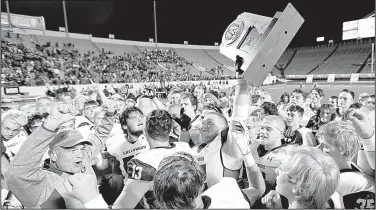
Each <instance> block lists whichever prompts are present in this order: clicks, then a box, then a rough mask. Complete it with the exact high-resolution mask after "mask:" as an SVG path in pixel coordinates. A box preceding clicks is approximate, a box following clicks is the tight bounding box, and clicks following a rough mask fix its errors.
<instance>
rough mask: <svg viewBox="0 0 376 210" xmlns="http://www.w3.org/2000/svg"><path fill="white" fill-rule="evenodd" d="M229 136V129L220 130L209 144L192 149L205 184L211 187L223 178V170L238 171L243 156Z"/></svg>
mask: <svg viewBox="0 0 376 210" xmlns="http://www.w3.org/2000/svg"><path fill="white" fill-rule="evenodd" d="M228 134H229V128H228V127H227V128H225V129H224V130H222V132H221V133H220V135H218V136H217V137H216V138H215V139H214V140H213V141H212V142H210V143H209V144H205V143H204V144H201V145H200V146H195V147H193V148H192V149H193V151H194V154H195V157H196V159H197V161H198V162H199V164H200V165H201V167H202V168H203V170H204V171H205V173H206V184H207V186H208V187H211V186H213V185H215V184H217V183H218V182H219V181H220V180H221V179H222V178H223V177H224V172H225V169H228V170H231V171H237V170H240V169H241V167H242V163H243V159H244V158H243V155H242V154H241V152H240V150H239V149H238V147H237V145H236V142H234V140H235V139H234V138H233V137H232V135H228Z"/></svg>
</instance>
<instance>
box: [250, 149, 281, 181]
mask: <svg viewBox="0 0 376 210" xmlns="http://www.w3.org/2000/svg"><path fill="white" fill-rule="evenodd" d="M285 146H287V145H282V146H279V147H275V148H273V149H272V150H270V151H265V150H264V151H262V152H260V154H259V158H258V159H256V163H257V165H258V166H259V168H260V171H261V174H262V176H263V177H264V180H265V184H266V185H267V187H269V188H271V187H272V186H273V185H274V184H275V182H276V178H277V174H276V173H275V170H276V169H277V168H278V167H279V165H280V164H281V160H282V159H283V158H284V157H285V156H284V155H281V154H280V153H279V152H280V149H281V148H283V147H285ZM260 147H263V146H262V145H260ZM260 147H259V148H260Z"/></svg>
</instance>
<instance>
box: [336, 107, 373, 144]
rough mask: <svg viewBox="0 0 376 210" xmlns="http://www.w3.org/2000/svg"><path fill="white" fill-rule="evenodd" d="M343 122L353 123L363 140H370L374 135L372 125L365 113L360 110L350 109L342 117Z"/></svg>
mask: <svg viewBox="0 0 376 210" xmlns="http://www.w3.org/2000/svg"><path fill="white" fill-rule="evenodd" d="M342 120H344V121H346V120H349V121H351V122H352V124H353V126H354V128H355V130H356V132H357V133H358V135H359V136H360V137H361V138H363V139H368V138H370V137H372V135H373V134H374V129H373V127H372V123H371V122H370V120H369V118H368V117H367V115H366V114H365V113H363V112H362V111H360V110H359V109H349V110H348V111H347V112H346V113H345V114H344V115H343V117H342Z"/></svg>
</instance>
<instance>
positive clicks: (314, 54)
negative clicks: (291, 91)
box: [285, 47, 335, 75]
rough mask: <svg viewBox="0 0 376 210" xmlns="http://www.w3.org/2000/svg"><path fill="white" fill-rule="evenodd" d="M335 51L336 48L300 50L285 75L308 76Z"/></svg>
mask: <svg viewBox="0 0 376 210" xmlns="http://www.w3.org/2000/svg"><path fill="white" fill-rule="evenodd" d="M334 49H335V48H334V47H321V48H314V49H298V50H297V52H296V55H295V56H294V58H293V59H292V61H291V63H290V65H288V66H287V69H286V70H285V74H287V75H289V74H292V75H294V74H296V75H299V74H300V75H301V74H303V75H304V74H308V73H309V72H310V71H311V70H312V69H314V68H315V67H316V66H318V65H320V64H321V63H322V62H323V61H324V59H325V58H327V57H328V56H329V54H330V53H331V52H333V50H334Z"/></svg>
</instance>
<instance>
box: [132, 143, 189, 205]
mask: <svg viewBox="0 0 376 210" xmlns="http://www.w3.org/2000/svg"><path fill="white" fill-rule="evenodd" d="M177 152H186V153H189V154H192V149H191V148H190V146H189V144H188V143H185V142H174V143H170V146H169V147H157V148H153V149H150V150H148V151H145V152H142V153H140V154H138V155H136V156H135V157H134V158H132V160H130V161H129V162H128V164H127V168H126V171H127V174H128V179H133V180H137V181H140V182H144V183H145V182H149V183H150V189H149V191H148V192H146V194H145V195H144V197H143V198H142V199H141V201H140V203H139V205H138V206H139V207H143V208H147V209H149V208H150V209H153V208H157V206H158V205H157V204H156V202H155V198H154V195H153V179H154V176H155V174H156V172H157V170H158V167H159V164H160V163H161V161H162V160H163V158H164V157H166V156H169V155H173V154H175V153H177ZM132 190H137V189H132Z"/></svg>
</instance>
